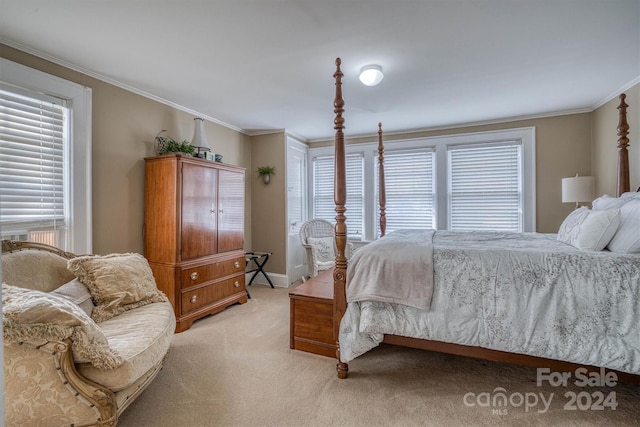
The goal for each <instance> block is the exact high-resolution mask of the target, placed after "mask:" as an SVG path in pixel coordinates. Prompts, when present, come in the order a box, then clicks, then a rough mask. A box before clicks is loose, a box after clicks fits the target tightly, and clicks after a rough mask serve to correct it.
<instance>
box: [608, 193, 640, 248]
mask: <svg viewBox="0 0 640 427" xmlns="http://www.w3.org/2000/svg"><path fill="white" fill-rule="evenodd" d="M608 249H609V250H610V251H611V252H626V253H640V199H636V198H631V199H629V203H627V204H625V205H624V206H622V207H621V208H620V227H618V231H616V234H615V235H614V236H613V239H611V242H609V246H608Z"/></svg>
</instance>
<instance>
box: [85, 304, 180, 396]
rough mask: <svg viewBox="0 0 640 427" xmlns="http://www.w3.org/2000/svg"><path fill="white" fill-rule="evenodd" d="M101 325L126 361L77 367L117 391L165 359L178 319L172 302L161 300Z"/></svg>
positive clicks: (93, 379) (112, 345)
mask: <svg viewBox="0 0 640 427" xmlns="http://www.w3.org/2000/svg"><path fill="white" fill-rule="evenodd" d="M99 326H100V328H101V329H102V331H103V333H104V334H105V336H106V337H107V339H108V340H109V346H110V347H111V348H113V349H114V350H115V351H117V352H118V354H120V355H121V356H122V358H123V363H122V365H120V366H119V367H118V368H117V369H110V370H103V369H96V368H94V367H93V366H91V365H89V364H82V365H79V366H78V370H79V371H80V373H81V374H82V375H84V376H85V377H87V378H89V379H90V380H92V381H95V382H96V383H98V384H101V385H103V386H105V387H107V388H109V389H110V390H113V391H118V390H122V389H125V388H127V387H128V386H130V385H131V384H133V383H135V382H136V380H138V379H139V378H140V377H141V376H142V375H144V374H145V373H146V372H147V371H149V370H150V369H151V368H153V367H154V366H155V365H156V364H158V363H160V362H161V361H162V359H163V358H164V356H165V355H166V353H167V351H168V350H169V344H170V343H171V338H172V337H173V333H174V330H175V327H176V321H175V315H174V313H173V308H172V307H171V304H170V303H168V302H160V303H153V304H147V305H145V306H143V307H139V308H136V309H135V310H130V311H127V312H124V313H122V314H120V315H118V316H116V317H113V318H111V319H109V320H106V321H104V322H101V323H100V324H99Z"/></svg>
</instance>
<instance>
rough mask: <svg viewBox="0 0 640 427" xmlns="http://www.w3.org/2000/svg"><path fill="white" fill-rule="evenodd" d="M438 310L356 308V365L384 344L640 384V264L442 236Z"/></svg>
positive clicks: (349, 320)
mask: <svg viewBox="0 0 640 427" xmlns="http://www.w3.org/2000/svg"><path fill="white" fill-rule="evenodd" d="M433 243H434V248H433V264H434V290H433V298H432V301H431V308H430V310H421V309H417V308H415V307H410V306H407V305H401V304H393V303H383V302H368V301H366V302H364V301H363V302H356V303H350V304H349V305H348V307H347V312H346V313H345V316H344V317H343V319H342V323H341V328H340V351H341V358H342V360H343V361H345V362H348V361H350V360H352V359H354V358H355V357H357V356H359V355H361V354H363V353H365V352H366V351H368V350H370V349H371V348H373V347H375V346H377V345H378V344H379V343H380V342H381V341H382V339H383V334H394V335H402V336H410V337H415V338H423V339H430V340H437V341H444V342H449V343H457V344H464V345H470V346H480V347H484V348H489V349H494V350H502V351H508V352H514V353H523V354H530V355H533V356H539V357H547V358H551V359H559V360H566V361H569V362H575V363H581V364H588V365H595V366H604V367H607V368H610V369H617V370H620V371H625V372H630V373H634V374H640V255H623V254H613V253H609V252H606V251H604V252H586V251H579V250H577V249H575V248H574V247H572V246H570V245H567V244H565V243H562V242H559V241H557V240H556V238H555V235H554V234H536V233H524V234H516V233H499V232H470V233H457V232H450V231H438V232H437V233H436V234H435V236H434V238H433Z"/></svg>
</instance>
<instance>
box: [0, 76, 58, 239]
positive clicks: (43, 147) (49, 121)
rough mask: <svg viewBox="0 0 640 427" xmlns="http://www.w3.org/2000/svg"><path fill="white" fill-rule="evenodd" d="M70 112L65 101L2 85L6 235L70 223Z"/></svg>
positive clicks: (0, 147)
mask: <svg viewBox="0 0 640 427" xmlns="http://www.w3.org/2000/svg"><path fill="white" fill-rule="evenodd" d="M66 110H67V109H66V107H65V106H64V101H63V100H60V99H56V98H52V97H49V96H47V95H42V94H37V93H30V92H27V91H23V90H21V89H17V88H16V89H8V87H7V86H4V85H3V86H1V87H0V221H1V225H2V234H3V235H7V234H14V235H16V234H23V233H32V234H33V233H34V230H38V229H40V230H42V229H46V230H57V229H60V228H63V227H64V225H65V195H64V145H65V128H66V126H65V121H66V117H67V114H66ZM34 235H35V234H34ZM34 240H36V239H34ZM55 243H57V242H55Z"/></svg>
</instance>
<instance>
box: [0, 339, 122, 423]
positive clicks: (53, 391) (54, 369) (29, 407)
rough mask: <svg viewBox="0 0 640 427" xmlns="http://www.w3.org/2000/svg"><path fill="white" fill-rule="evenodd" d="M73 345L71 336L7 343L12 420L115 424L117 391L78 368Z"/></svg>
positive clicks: (6, 373) (7, 392) (8, 410)
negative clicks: (115, 392) (84, 373)
mask: <svg viewBox="0 0 640 427" xmlns="http://www.w3.org/2000/svg"><path fill="white" fill-rule="evenodd" d="M71 345H72V342H71V340H69V339H66V340H62V341H27V342H22V343H15V344H5V345H4V376H5V390H4V393H5V417H6V422H7V424H8V425H33V424H34V422H35V420H38V422H39V423H40V424H41V425H72V424H75V425H101V426H112V425H115V422H116V419H117V404H116V399H115V395H114V393H113V392H112V391H111V390H109V389H107V388H105V387H103V386H100V385H99V384H96V383H94V382H92V381H89V380H88V379H86V378H84V377H83V376H82V375H80V374H79V373H78V371H77V370H76V367H75V364H74V362H73V352H72V349H71Z"/></svg>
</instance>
